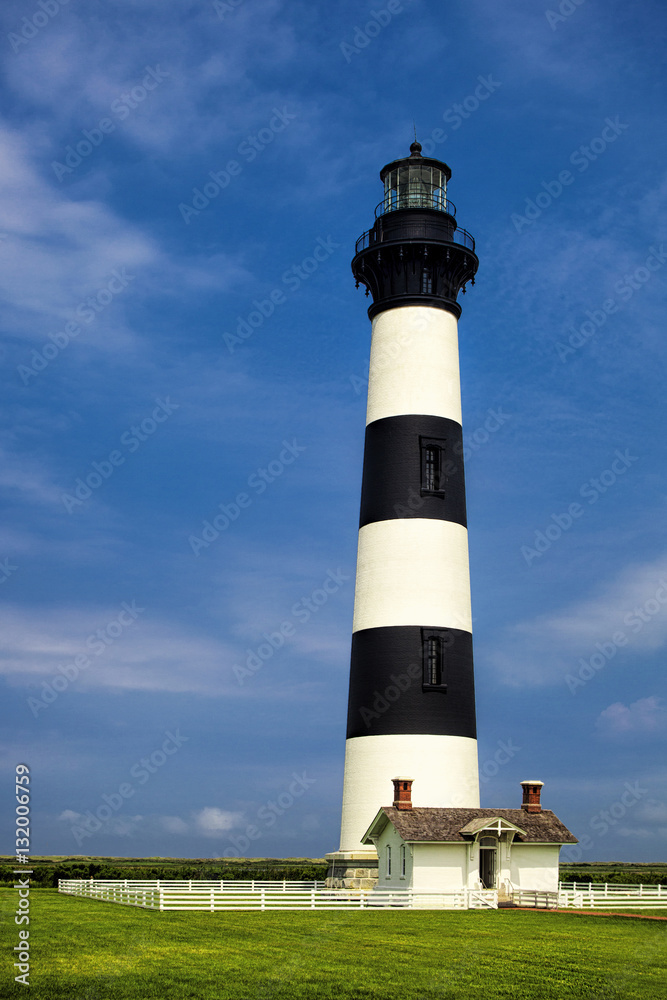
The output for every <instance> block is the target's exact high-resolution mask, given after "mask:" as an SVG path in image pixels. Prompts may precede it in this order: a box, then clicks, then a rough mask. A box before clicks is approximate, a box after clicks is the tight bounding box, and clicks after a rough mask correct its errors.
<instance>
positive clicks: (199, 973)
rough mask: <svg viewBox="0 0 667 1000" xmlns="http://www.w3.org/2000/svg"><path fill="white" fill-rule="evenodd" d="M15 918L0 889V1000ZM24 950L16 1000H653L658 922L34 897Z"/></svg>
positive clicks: (661, 929)
mask: <svg viewBox="0 0 667 1000" xmlns="http://www.w3.org/2000/svg"><path fill="white" fill-rule="evenodd" d="M15 907H16V894H15V893H14V892H13V891H12V890H3V891H2V892H1V893H0V916H1V918H2V928H3V948H2V954H3V969H2V986H0V995H2V996H16V995H18V994H19V991H20V990H21V989H22V987H21V986H19V985H16V984H14V982H13V976H14V972H13V970H12V968H11V962H12V959H9V958H8V954H9V953H10V952H11V948H12V946H13V945H14V943H16V940H17V939H18V928H16V926H15V925H14V909H15ZM663 913H664V911H663ZM30 941H31V952H32V961H31V987H30V994H29V995H30V996H31V997H33V998H40V1000H41V998H44V1000H46V998H49V1000H116V998H126V997H127V998H132V1000H144V998H146V1000H148V998H157V997H159V998H169V1000H181V998H186V997H188V998H196V1000H209V998H210V1000H227V998H230V1000H231V998H234V1000H237V998H243V1000H245V998H248V1000H264V998H266V1000H273V998H278V1000H280V998H288V997H289V998H292V997H294V998H299V1000H300V998H308V1000H319V998H323V1000H327V998H335V1000H351V998H355V1000H361V998H366V997H373V998H377V1000H399V998H400V1000H435V998H437V1000H444V998H450V997H451V998H457V1000H458V998H461V1000H469V998H470V1000H477V998H479V1000H482V998H484V1000H495V998H499V997H503V998H508V1000H510V998H512V1000H556V998H558V1000H561V998H562V1000H572V998H582V1000H584V998H585V1000H603V998H604V1000H607V998H613V1000H619V998H637V1000H652V998H655V1000H664V998H665V997H666V996H667V923H664V924H663V923H661V922H658V921H651V920H632V919H627V918H625V919H624V918H618V917H605V918H597V917H589V916H588V915H582V916H579V915H576V914H558V913H554V914H552V913H539V914H538V913H524V912H520V911H511V910H509V911H485V912H476V911H468V912H460V913H452V912H442V911H441V912H415V911H412V912H399V913H397V912H382V913H378V912H376V913H368V912H363V913H362V912H360V913H356V912H347V913H345V912H342V913H331V912H322V913H307V912H306V913H303V912H283V913H276V912H271V913H250V912H248V913H213V914H210V913H202V912H191V913H157V912H153V911H146V910H140V909H135V908H134V907H127V906H118V905H115V904H113V903H102V902H98V901H94V900H85V899H78V898H75V897H71V896H60V895H58V893H57V892H56V891H55V890H50V889H38V890H35V891H33V892H32V894H31V911H30ZM5 984H7V985H8V986H9V987H10V988H9V989H7V988H6V986H5Z"/></svg>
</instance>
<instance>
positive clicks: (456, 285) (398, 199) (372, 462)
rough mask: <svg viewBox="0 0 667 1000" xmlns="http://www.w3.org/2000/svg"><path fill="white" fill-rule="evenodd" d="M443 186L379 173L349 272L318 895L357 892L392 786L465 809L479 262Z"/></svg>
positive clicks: (438, 168)
mask: <svg viewBox="0 0 667 1000" xmlns="http://www.w3.org/2000/svg"><path fill="white" fill-rule="evenodd" d="M450 177H451V171H450V169H449V167H448V166H447V165H446V164H445V163H442V162H441V161H440V160H435V159H431V158H428V157H424V156H422V154H421V145H420V144H419V143H418V142H414V143H412V145H411V146H410V156H408V157H405V158H404V159H400V160H395V161H393V162H392V163H389V164H387V166H385V167H383V169H382V171H381V172H380V178H381V180H382V181H383V182H384V198H383V200H382V201H381V202H380V204H379V205H378V207H377V208H376V210H375V222H374V225H373V227H372V228H371V229H370V230H369V231H368V232H366V233H364V234H363V235H362V236H361V237H360V238H359V239H358V240H357V244H356V252H355V256H354V259H353V261H352V271H353V274H354V276H355V278H356V280H357V286H359V284H361V285H364V286H365V287H366V294H367V295H369V294H370V295H371V296H372V300H373V301H372V305H371V306H370V308H369V310H368V315H369V318H370V319H371V321H372V340H371V357H370V370H369V379H368V410H367V418H366V441H365V451H364V469H363V484H362V494H361V516H360V522H359V546H358V556H357V576H356V590H355V605H354V623H353V636H352V656H351V666H350V694H349V707H348V719H347V742H346V753H345V779H344V790H343V816H342V829H341V842H340V849H339V851H338V852H336V853H335V854H331V855H329V856H328V858H329V860H330V868H329V884H330V885H332V886H336V885H337V886H353V885H368V884H370V883H369V882H368V881H367V879H372V878H373V876H374V874H375V873H376V871H377V855H376V854H375V852H374V851H373V850H370V851H369V849H368V847H364V845H362V843H361V838H362V837H363V835H364V833H365V831H366V830H367V828H368V826H369V824H370V823H371V821H372V820H373V818H374V816H375V814H376V812H377V810H378V809H379V808H380V807H382V806H385V805H389V804H390V803H389V802H388V801H387V799H388V798H389V797H390V795H391V781H392V779H394V778H396V776H400V775H409V777H410V779H412V782H413V784H412V802H413V804H414V805H415V806H426V807H472V808H476V807H479V781H478V769H477V742H476V729H475V697H474V680H473V658H472V624H471V610H470V579H469V567H468V533H467V526H466V505H465V484H464V474H463V447H462V432H461V396H460V380H459V361H458V318H459V316H460V315H461V306H460V305H459V304H458V302H457V297H458V294H459V292H460V291H461V290H463V291H464V292H465V285H466V283H467V282H469V281H471V282H472V283H473V284H474V275H475V272H476V270H477V266H478V260H477V257H476V255H475V252H474V248H475V242H474V240H473V238H472V236H470V234H469V233H467V232H466V231H465V230H464V229H460V228H459V227H458V225H457V223H456V218H455V215H456V209H455V207H454V205H453V204H452V202H451V201H450V200H449V198H448V195H447V182H448V181H449V179H450ZM403 780H405V779H403ZM388 790H389V794H388Z"/></svg>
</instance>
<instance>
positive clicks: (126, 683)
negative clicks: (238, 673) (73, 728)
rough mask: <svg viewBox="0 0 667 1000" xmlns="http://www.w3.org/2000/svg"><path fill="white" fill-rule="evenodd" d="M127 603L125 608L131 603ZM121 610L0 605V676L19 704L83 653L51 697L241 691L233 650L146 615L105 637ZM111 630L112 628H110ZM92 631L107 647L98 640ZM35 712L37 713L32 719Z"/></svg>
mask: <svg viewBox="0 0 667 1000" xmlns="http://www.w3.org/2000/svg"><path fill="white" fill-rule="evenodd" d="M127 603H130V604H131V603H132V598H131V596H130V597H129V598H128V602H127ZM138 607H140V608H141V605H138ZM121 611H122V607H121V605H119V606H118V607H116V608H112V607H108V608H89V609H86V610H82V609H80V608H49V609H40V608H32V609H30V610H24V609H20V608H17V607H14V606H12V605H9V606H5V607H4V608H3V609H2V611H1V612H0V628H2V631H3V650H2V652H1V653H0V674H4V675H5V676H6V677H7V679H8V681H9V683H10V684H11V685H12V686H14V687H19V686H20V687H24V688H25V689H26V697H28V696H31V697H34V698H36V699H41V697H42V694H43V692H44V690H45V689H44V688H43V686H42V682H47V683H48V682H51V681H52V680H53V679H54V678H55V677H58V676H62V673H63V672H61V671H59V670H58V667H59V666H67V665H69V664H72V662H73V661H74V658H75V657H76V656H77V655H80V654H83V655H85V656H87V657H88V660H89V666H87V667H83V668H82V669H80V670H79V671H78V676H74V679H73V680H71V681H70V682H69V683H68V685H66V687H65V689H64V690H63V691H62V693H61V694H60V695H58V697H61V698H62V697H68V696H69V695H70V694H71V689H75V690H77V691H86V690H95V689H100V688H107V689H112V690H126V691H168V692H172V693H181V692H185V691H188V692H195V693H199V694H204V693H205V694H222V693H226V694H230V693H237V694H238V693H240V692H241V691H242V689H241V688H240V687H239V685H238V684H237V682H236V679H235V677H234V675H233V674H232V671H231V664H232V663H233V662H234V650H233V649H231V648H230V647H228V646H226V645H225V644H224V643H222V642H220V641H218V640H217V639H214V638H208V637H207V636H204V635H196V634H193V633H192V632H189V631H187V630H186V629H180V628H179V626H178V625H175V624H174V623H173V622H168V621H164V620H160V619H157V620H156V619H150V618H148V614H149V612H147V611H146V609H144V610H143V611H141V612H140V613H139V614H138V616H137V618H136V621H135V622H134V623H132V624H129V625H126V626H123V628H122V630H121V632H120V634H119V635H118V637H117V638H113V637H112V636H109V635H108V633H107V631H106V630H107V628H108V626H109V624H110V623H112V622H114V621H116V620H117V619H118V616H119V614H120V613H121ZM144 616H146V617H145V618H144ZM124 618H125V620H127V618H128V615H127V614H125V616H124ZM111 631H112V633H116V632H118V629H117V627H115V626H114V627H113V628H112V629H111ZM100 632H102V633H103V634H104V635H106V636H107V640H108V639H110V640H111V641H107V640H102V639H99V634H100ZM68 669H69V668H68ZM70 673H71V671H70ZM65 676H66V677H67V676H68V674H67V671H65ZM51 700H53V698H52V699H51ZM43 711H46V709H38V717H40V715H41V712H43Z"/></svg>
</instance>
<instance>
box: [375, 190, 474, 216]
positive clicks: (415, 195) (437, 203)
mask: <svg viewBox="0 0 667 1000" xmlns="http://www.w3.org/2000/svg"><path fill="white" fill-rule="evenodd" d="M401 208H431V209H433V210H434V211H435V212H446V213H447V215H452V216H454V215H456V205H455V204H454V202H453V201H450V200H449V199H448V198H446V197H445V195H444V194H442V193H441V192H438V191H431V192H430V193H428V194H426V193H422V192H420V191H412V192H410V191H408V192H407V193H406V194H401V195H396V194H395V193H393V194H389V195H387V196H386V197H385V198H383V199H382V201H381V202H380V204H379V205H378V206H377V208H376V209H375V218H376V219H377V218H379V217H380V216H381V215H386V214H387V212H397V211H398V210H399V209H401Z"/></svg>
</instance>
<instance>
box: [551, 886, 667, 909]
mask: <svg viewBox="0 0 667 1000" xmlns="http://www.w3.org/2000/svg"><path fill="white" fill-rule="evenodd" d="M558 905H559V907H563V908H565V907H568V908H572V909H589V908H590V909H615V910H620V909H623V908H626V907H631V908H632V909H634V910H636V909H642V910H646V909H661V910H663V909H667V886H664V885H629V884H628V885H623V884H621V883H616V884H614V883H612V882H609V883H607V882H602V883H600V882H560V883H559V887H558Z"/></svg>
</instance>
